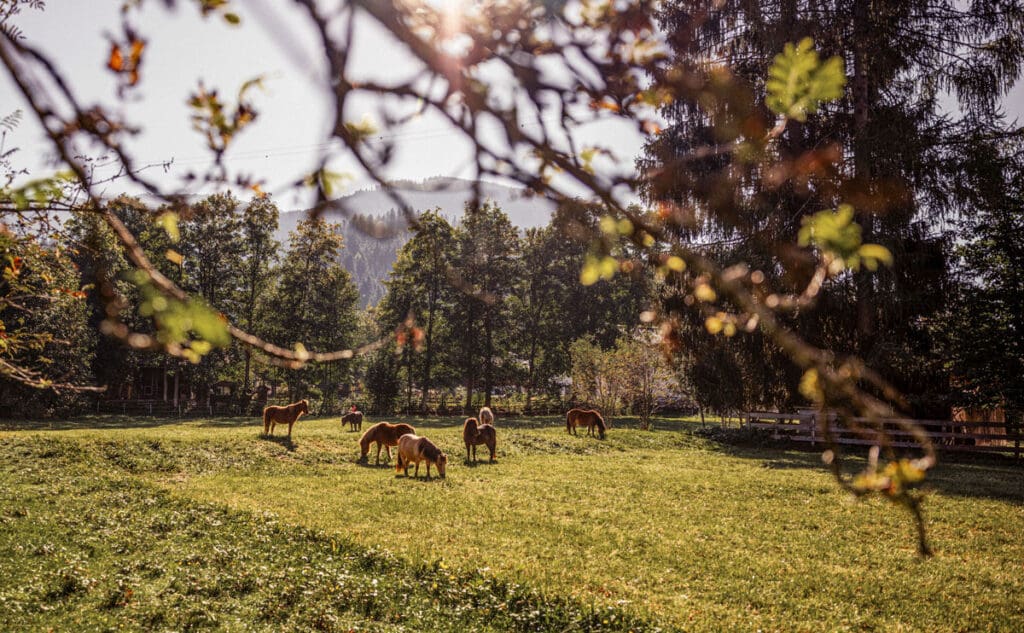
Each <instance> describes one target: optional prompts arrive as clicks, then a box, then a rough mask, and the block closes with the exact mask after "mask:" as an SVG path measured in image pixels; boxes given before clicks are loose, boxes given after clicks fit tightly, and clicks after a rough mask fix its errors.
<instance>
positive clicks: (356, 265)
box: [275, 178, 555, 306]
mask: <svg viewBox="0 0 1024 633" xmlns="http://www.w3.org/2000/svg"><path fill="white" fill-rule="evenodd" d="M392 191H393V192H394V193H397V194H398V195H399V196H400V197H401V199H402V200H404V201H405V203H406V204H408V205H409V207H410V208H412V209H413V210H414V211H416V212H417V213H420V212H423V211H429V210H433V209H440V214H441V215H443V216H444V217H446V218H448V221H449V222H452V223H453V224H457V223H459V222H460V221H461V219H462V214H463V212H464V210H465V206H466V203H467V202H469V201H471V200H472V199H473V183H472V182H471V181H468V180H459V179H456V178H431V179H430V180H427V181H424V182H421V183H414V182H407V181H402V182H395V183H392ZM480 197H481V200H484V201H486V200H490V201H492V202H494V203H495V204H497V205H498V206H499V207H501V210H502V211H504V212H505V213H506V214H507V215H508V216H509V220H511V222H512V224H513V225H514V226H517V227H519V228H520V229H524V230H525V229H528V228H534V227H540V226H546V225H547V224H548V223H549V222H550V221H551V215H552V214H553V213H554V209H555V205H554V203H553V202H551V201H550V200H548V199H546V198H540V197H533V196H529V195H526V193H525V190H523V189H516V188H513V187H506V186H504V185H499V184H494V183H486V182H485V183H481V186H480ZM336 203H337V204H335V205H332V208H330V209H328V210H327V211H325V212H324V214H323V217H324V218H325V219H326V220H327V221H329V222H338V223H340V224H341V225H342V228H341V233H342V235H344V237H345V250H343V251H342V255H341V264H342V265H343V266H344V267H345V268H346V270H348V271H349V272H350V273H351V274H352V277H353V280H354V281H355V282H356V285H357V286H358V287H359V294H360V297H361V298H362V303H363V306H367V305H373V304H376V303H378V302H379V301H380V300H381V299H382V298H383V297H384V292H385V288H384V283H383V282H384V280H385V279H387V276H388V273H390V272H391V267H392V265H393V264H394V263H395V259H396V257H397V254H398V250H399V249H400V248H402V246H403V245H404V244H405V242H406V241H408V239H409V232H408V230H407V228H406V224H405V221H404V219H403V218H402V216H401V214H400V213H399V211H398V207H397V205H396V204H395V201H394V200H392V199H391V197H390V196H389V195H388V193H387V192H385V191H383V190H381V189H380V188H374V189H367V190H364V191H357V192H355V193H353V194H351V195H348V196H345V197H343V198H339V199H338V200H337V201H336ZM307 216H308V211H307V210H301V211H285V212H282V213H281V218H280V222H279V228H278V230H277V233H276V235H275V237H276V238H277V239H278V240H279V241H280V242H281V243H282V244H286V243H287V241H288V234H289V233H290V232H292V231H294V230H295V227H296V226H298V224H299V222H301V221H302V220H303V219H304V218H306V217H307ZM353 218H356V219H355V220H353Z"/></svg>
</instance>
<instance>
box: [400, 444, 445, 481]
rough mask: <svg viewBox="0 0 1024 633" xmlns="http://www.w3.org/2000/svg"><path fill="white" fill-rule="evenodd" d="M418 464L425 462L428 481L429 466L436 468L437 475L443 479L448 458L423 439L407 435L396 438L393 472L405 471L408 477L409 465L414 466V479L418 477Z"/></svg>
mask: <svg viewBox="0 0 1024 633" xmlns="http://www.w3.org/2000/svg"><path fill="white" fill-rule="evenodd" d="M420 462H427V479H430V465H431V464H433V465H435V466H437V473H438V474H439V475H440V476H441V479H444V469H445V466H447V464H448V456H447V455H445V454H444V453H442V452H441V449H439V448H438V447H436V446H434V443H433V442H431V441H430V440H428V439H427V438H425V437H420V436H419V435H413V434H412V433H409V434H407V435H403V436H402V437H400V438H398V459H397V460H396V461H395V472H399V473H400V472H402V471H403V470H404V471H405V476H406V477H408V476H409V464H416V472H415V474H414V475H413V476H414V477H419V476H420Z"/></svg>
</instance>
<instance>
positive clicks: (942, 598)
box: [0, 418, 1024, 631]
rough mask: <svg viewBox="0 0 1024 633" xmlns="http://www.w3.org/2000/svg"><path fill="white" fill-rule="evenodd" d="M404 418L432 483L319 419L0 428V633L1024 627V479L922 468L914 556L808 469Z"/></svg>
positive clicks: (671, 439)
mask: <svg viewBox="0 0 1024 633" xmlns="http://www.w3.org/2000/svg"><path fill="white" fill-rule="evenodd" d="M372 421H374V420H371V422H372ZM391 421H395V420H394V419H392V420H391ZM403 421H406V422H409V423H411V424H413V425H414V426H416V427H417V429H418V430H419V432H420V433H421V434H423V435H426V436H428V437H430V438H431V439H432V440H434V441H435V443H437V444H438V445H439V446H440V447H441V448H442V449H443V450H444V451H445V452H446V453H447V454H448V455H449V463H448V473H447V477H446V478H445V479H443V480H442V479H438V478H436V476H435V478H433V479H431V480H427V479H426V478H425V477H424V476H423V475H424V470H423V469H422V468H421V470H420V475H421V477H420V478H419V479H418V480H414V479H412V478H406V477H404V476H401V475H399V474H396V472H395V470H394V468H393V462H389V463H387V464H382V465H381V466H379V467H378V466H375V465H374V463H373V453H374V451H371V454H370V461H369V463H368V464H366V463H359V461H358V457H359V450H358V445H357V439H358V437H359V433H356V432H352V431H349V430H347V429H343V428H342V427H341V425H340V424H339V422H338V421H337V419H336V418H335V419H312V420H305V419H303V420H301V421H300V422H299V423H298V424H297V425H296V427H295V431H294V436H293V438H292V440H293V441H292V442H288V441H286V440H285V439H284V438H282V437H281V436H280V434H281V430H280V429H278V437H276V438H273V439H264V438H261V437H260V432H261V431H262V427H261V426H259V425H257V420H255V419H217V420H193V421H186V422H178V421H173V422H164V421H157V420H152V419H140V420H131V419H125V418H96V419H87V420H82V421H78V422H68V423H61V424H56V425H51V426H54V427H56V428H46V427H47V426H48V425H47V424H38V425H34V424H24V425H18V424H15V425H10V427H9V428H12V429H14V430H8V431H3V432H0V458H2V462H0V463H2V465H0V469H2V472H3V476H2V479H0V557H2V558H0V560H2V561H3V568H4V573H2V574H0V629H3V630H45V629H48V628H53V629H55V630H80V629H81V628H83V627H84V628H87V629H102V628H108V627H119V626H124V627H128V628H133V629H148V630H160V629H165V630H184V629H199V628H206V627H209V628H213V629H225V630H239V629H250V628H257V629H266V630H312V629H316V630H349V629H356V630H487V629H491V630H508V629H519V630H597V629H608V630H654V629H657V628H661V629H662V630H675V629H684V630H707V631H714V630H758V629H760V630H779V631H793V630H800V631H820V630H908V631H910V630H915V631H916V630H928V631H933V630H940V631H966V630H970V631H979V630H1004V631H1018V630H1022V629H1024V602H1022V601H1021V599H1020V596H1021V595H1022V592H1024V539H1021V537H1020V529H1021V527H1022V526H1024V465H1020V464H1014V463H1013V462H1012V461H979V460H971V461H969V462H960V463H953V462H949V461H944V462H942V463H940V465H939V467H938V468H937V469H936V470H935V472H934V473H933V476H932V482H931V486H932V488H933V492H932V494H931V495H930V496H929V497H928V499H927V501H926V503H925V512H926V516H927V519H928V527H929V537H930V539H931V542H932V545H933V547H934V549H935V551H936V555H935V556H934V557H933V558H931V559H927V560H925V559H921V558H919V557H918V555H917V553H916V542H915V537H914V527H913V524H912V522H911V520H910V517H909V516H908V515H907V514H906V513H904V512H903V511H901V510H900V509H898V508H895V507H892V506H889V505H887V504H885V503H884V502H882V501H870V502H856V501H854V500H852V499H851V498H850V497H849V496H848V495H846V494H845V493H843V492H842V491H841V490H839V488H838V487H837V486H836V484H835V482H834V481H833V480H832V479H831V476H830V475H829V474H828V473H827V472H826V471H825V470H824V469H823V468H822V466H821V462H820V458H819V457H818V455H817V454H816V453H812V452H801V451H794V450H788V449H785V448H782V447H778V446H762V445H759V444H758V443H756V442H745V443H743V444H742V445H741V446H737V445H735V444H732V445H723V444H719V443H717V442H714V441H712V440H710V439H706V438H705V437H704V436H703V435H702V434H700V433H699V432H697V431H698V430H699V429H700V424H699V423H695V422H692V421H686V420H657V421H656V425H655V426H656V429H657V430H655V431H654V432H645V431H640V430H638V429H636V425H635V423H633V422H631V421H629V420H616V421H614V422H613V424H612V427H611V428H610V429H609V432H608V439H607V440H605V441H600V440H597V439H594V438H589V437H586V436H585V434H581V435H580V436H579V437H572V436H569V435H567V434H566V432H565V429H564V422H563V421H562V420H560V419H559V418H530V419H508V418H499V419H498V422H497V427H498V459H497V462H496V463H493V464H489V463H487V462H486V450H485V449H483V450H480V451H479V452H478V455H480V456H483V457H484V459H482V460H481V462H480V463H479V464H476V465H470V464H467V463H466V462H465V449H464V447H463V446H462V439H461V426H459V425H458V420H456V419H455V418H445V419H426V420H424V419H408V420H403ZM135 425H141V428H128V427H129V426H135ZM366 427H367V424H366V423H364V426H363V428H364V430H365V428H366ZM410 473H411V471H410Z"/></svg>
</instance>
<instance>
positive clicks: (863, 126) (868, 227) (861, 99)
mask: <svg viewBox="0 0 1024 633" xmlns="http://www.w3.org/2000/svg"><path fill="white" fill-rule="evenodd" d="M869 11H870V0H857V1H856V2H855V4H854V7H853V41H852V42H851V45H852V50H853V82H852V83H851V91H852V97H853V138H852V139H851V144H852V148H851V149H852V151H853V170H854V173H853V176H854V180H855V181H856V182H857V183H858V185H859V186H860V187H862V188H864V189H865V190H867V189H869V188H870V183H871V176H872V174H871V156H870V155H869V150H868V147H867V143H866V133H867V126H868V122H869V120H870V109H871V85H870V72H871V71H870V68H869V64H870V61H869V60H870V54H871V52H870V50H869V46H870V37H871V33H870V28H871V25H870V15H869ZM864 193H868V191H864ZM857 222H858V224H860V226H861V235H862V238H863V241H864V242H865V243H869V242H871V241H872V240H873V239H874V236H875V227H874V216H873V215H872V213H871V212H870V211H866V210H858V213H857ZM855 280H856V285H857V288H856V292H857V339H858V341H859V343H860V350H859V352H860V355H861V357H862V358H863V357H864V356H866V355H867V353H868V352H869V351H870V349H871V347H872V344H873V340H874V337H875V328H876V325H875V304H876V298H875V294H876V293H875V288H874V280H875V276H874V274H873V273H871V272H869V271H867V270H860V271H858V272H857V273H856V274H855Z"/></svg>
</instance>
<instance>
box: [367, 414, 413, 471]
mask: <svg viewBox="0 0 1024 633" xmlns="http://www.w3.org/2000/svg"><path fill="white" fill-rule="evenodd" d="M415 432H416V429H414V428H412V427H411V426H409V425H408V424H391V423H389V422H378V423H376V424H374V425H373V426H371V427H370V428H368V429H366V433H363V436H362V437H360V438H359V448H360V449H361V450H362V455H360V457H359V460H360V461H362V460H364V459H366V456H367V454H369V452H370V444H371V443H372V442H377V462H376V463H378V464H379V463H380V448H381V446H383V447H384V449H385V450H386V451H387V452H388V459H391V447H392V446H397V445H398V438H400V437H402V436H403V435H405V434H407V433H415Z"/></svg>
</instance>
